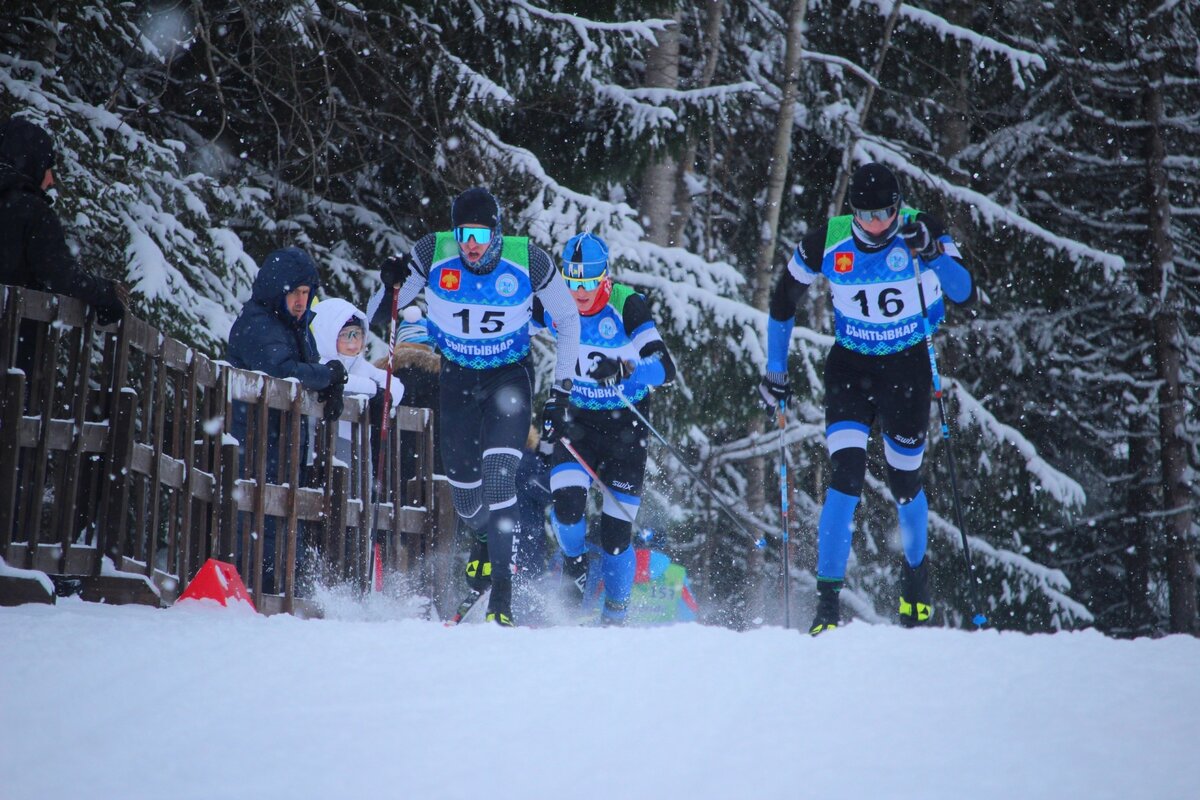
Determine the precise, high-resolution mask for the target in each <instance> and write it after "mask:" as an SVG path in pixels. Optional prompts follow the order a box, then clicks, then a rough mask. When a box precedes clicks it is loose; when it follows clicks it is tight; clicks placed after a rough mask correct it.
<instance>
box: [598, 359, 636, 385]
mask: <svg viewBox="0 0 1200 800" xmlns="http://www.w3.org/2000/svg"><path fill="white" fill-rule="evenodd" d="M632 374H633V362H632V361H625V360H624V359H620V358H609V357H608V356H600V360H599V361H597V362H596V366H594V367H592V369H591V371H590V372H589V373H588V377H589V378H591V379H592V380H594V381H595V382H596V383H598V384H600V385H601V386H616V385H617V384H618V383H620V382H621V381H623V380H625V379H626V378H628V377H629V376H630V375H632Z"/></svg>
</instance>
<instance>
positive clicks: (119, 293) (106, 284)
mask: <svg viewBox="0 0 1200 800" xmlns="http://www.w3.org/2000/svg"><path fill="white" fill-rule="evenodd" d="M53 166H54V142H53V141H52V140H51V139H50V134H48V133H46V132H45V131H44V130H42V129H41V128H39V127H38V126H37V125H34V124H33V123H32V122H29V121H28V120H24V119H21V118H19V117H13V118H10V119H8V120H7V121H5V122H4V123H3V124H2V125H0V283H5V284H8V285H10V286H21V287H25V288H27V289H38V290H40V291H44V292H56V293H58V294H65V295H68V296H70V297H77V298H79V299H80V300H83V301H84V302H86V303H87V304H88V305H90V306H92V307H93V308H94V309H96V320H97V321H98V322H99V323H100V324H101V325H108V324H111V323H114V322H116V321H118V320H119V319H121V317H122V316H124V314H125V306H126V304H127V303H128V300H129V293H128V290H127V289H126V288H125V287H124V286H122V285H121V284H119V283H117V282H116V281H111V280H108V279H107V278H100V277H97V276H95V275H92V274H91V273H90V272H88V271H87V270H85V269H83V268H82V267H80V266H79V264H78V262H76V260H75V257H74V256H72V255H71V251H70V250H69V249H68V248H67V241H66V236H65V234H64V233H63V228H62V225H61V224H60V223H59V221H58V216H57V215H56V214H55V213H54V211H53V209H51V207H50V206H51V203H52V202H53V201H52V200H51V199H50V197H49V196H48V195H47V194H46V190H47V189H49V188H50V187H51V186H53V185H54V174H53V172H52V168H53Z"/></svg>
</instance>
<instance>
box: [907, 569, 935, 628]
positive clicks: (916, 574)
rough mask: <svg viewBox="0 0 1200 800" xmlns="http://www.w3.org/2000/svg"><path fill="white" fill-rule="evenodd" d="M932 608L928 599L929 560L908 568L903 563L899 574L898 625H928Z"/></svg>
mask: <svg viewBox="0 0 1200 800" xmlns="http://www.w3.org/2000/svg"><path fill="white" fill-rule="evenodd" d="M932 616H933V606H931V605H930V597H929V559H928V558H922V559H921V563H920V564H917V565H916V566H915V567H910V566H909V565H908V562H907V561H905V562H904V566H902V567H901V572H900V624H901V625H903V626H904V627H905V628H917V627H921V626H924V625H928V624H929V619H930V618H931V617H932Z"/></svg>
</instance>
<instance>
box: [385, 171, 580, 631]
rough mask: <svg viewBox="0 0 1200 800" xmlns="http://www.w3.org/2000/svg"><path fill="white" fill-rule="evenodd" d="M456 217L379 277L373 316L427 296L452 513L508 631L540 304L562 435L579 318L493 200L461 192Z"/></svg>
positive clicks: (547, 414) (547, 264) (545, 259)
mask: <svg viewBox="0 0 1200 800" xmlns="http://www.w3.org/2000/svg"><path fill="white" fill-rule="evenodd" d="M450 217H451V222H452V225H453V229H452V230H449V231H445V232H442V233H430V234H427V235H425V236H424V237H422V238H421V239H420V240H419V241H418V242H417V243H416V244H415V245H414V246H413V249H412V251H411V253H409V254H408V255H407V256H392V257H391V258H389V259H387V261H386V262H385V263H384V265H383V267H382V268H381V269H380V277H381V278H382V280H383V287H382V288H381V289H380V290H379V291H377V292H376V293H375V296H374V297H372V298H371V305H370V306H369V307H368V316H369V317H370V318H371V319H372V320H374V321H376V322H380V321H382V322H383V324H384V325H385V326H386V324H387V322H388V313H389V311H390V309H391V308H392V297H391V292H392V291H399V292H400V297H399V306H400V307H401V308H403V307H405V306H407V305H408V304H409V303H411V302H412V301H413V300H414V299H415V298H416V296H417V295H418V294H419V293H420V292H421V290H422V289H424V291H425V302H426V305H427V307H428V312H429V314H428V316H429V322H430V328H431V331H432V332H433V334H434V337H435V339H436V340H437V345H438V348H439V349H440V351H441V354H442V365H441V373H440V375H439V382H440V389H439V391H440V396H439V404H438V435H439V438H440V439H441V452H442V466H443V468H444V469H445V471H446V477H447V479H448V480H449V482H450V486H451V489H452V491H453V496H454V510H455V511H456V512H457V513H458V515H459V517H460V518H461V519H462V520H463V521H464V522H465V523H466V524H467V526H468V527H470V529H471V530H472V531H473V532H474V534H475V541H474V543H473V545H472V547H471V554H470V556H469V557H468V563H467V580H468V583H470V584H471V586H472V588H473V589H482V588H484V587H486V586H487V584H488V582H489V580H490V583H491V587H492V593H491V596H490V598H489V600H488V611H487V620H488V621H489V622H496V623H498V624H500V625H504V626H511V625H512V624H513V618H512V575H513V572H514V571H515V569H516V559H515V555H516V543H517V542H516V536H518V535H519V534H520V517H519V515H518V509H517V489H516V480H515V479H516V474H517V464H518V463H519V462H520V460H521V448H522V446H523V445H524V444H525V438H526V436H527V435H528V433H529V423H530V417H531V410H530V409H531V406H532V390H531V381H530V375H529V365H528V355H529V321H530V316H531V313H532V308H533V299H534V296H535V295H536V296H537V299H538V300H539V301H540V302H541V304H542V305H543V306H544V307H545V308H547V309H552V310H553V313H554V315H555V318H556V319H558V320H560V324H559V337H558V354H557V356H558V359H557V366H556V367H555V371H554V385H553V387H552V389H551V391H550V399H549V400H548V401H547V402H546V405H545V407H544V408H543V410H542V417H543V424H546V423H547V422H549V423H550V424H551V425H552V426H559V427H561V425H562V424H563V417H564V415H565V414H566V411H567V404H568V402H569V396H570V392H571V386H570V383H571V382H570V378H571V375H572V373H573V371H574V369H575V353H576V348H577V347H578V343H579V314H578V313H577V312H576V311H575V303H574V302H573V301H572V300H571V295H570V293H569V292H568V291H567V287H566V285H565V284H564V283H563V280H562V277H561V276H560V275H559V274H558V271H557V270H556V269H554V263H553V261H551V259H550V257H549V256H548V255H546V253H545V251H543V250H542V249H540V248H538V247H537V246H535V245H533V244H531V243H530V242H529V240H528V239H527V238H525V237H521V236H505V235H503V234H502V231H501V226H500V207H499V205H498V204H497V203H496V198H494V197H493V196H492V195H491V193H490V192H488V191H487V190H486V189H484V188H481V187H476V188H474V189H468V190H467V191H465V192H463V193H462V194H460V195H459V196H458V197H456V198H455V199H454V203H453V205H452V206H451V211H450ZM397 286H398V287H399V288H398V289H397V288H395V287H397ZM493 565H495V567H494V566H493Z"/></svg>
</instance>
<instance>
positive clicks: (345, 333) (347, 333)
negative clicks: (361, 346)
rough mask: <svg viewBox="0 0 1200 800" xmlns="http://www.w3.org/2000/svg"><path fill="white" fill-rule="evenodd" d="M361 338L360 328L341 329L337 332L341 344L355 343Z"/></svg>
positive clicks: (361, 331)
mask: <svg viewBox="0 0 1200 800" xmlns="http://www.w3.org/2000/svg"><path fill="white" fill-rule="evenodd" d="M361 338H363V330H362V328H342V329H341V330H340V331H338V339H339V340H340V341H343V342H357V341H358V340H359V339H361Z"/></svg>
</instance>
